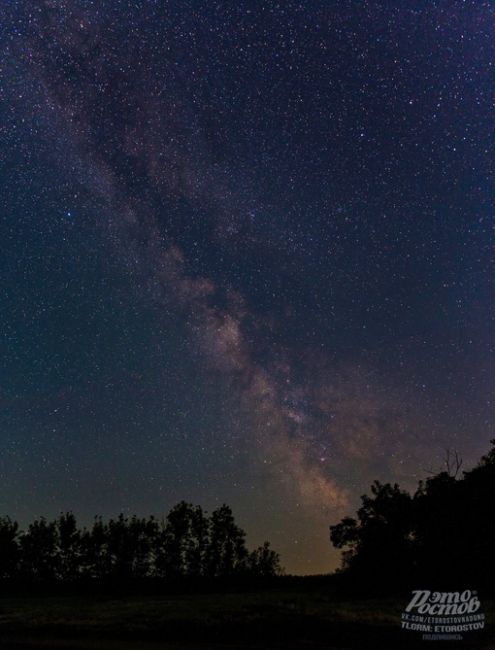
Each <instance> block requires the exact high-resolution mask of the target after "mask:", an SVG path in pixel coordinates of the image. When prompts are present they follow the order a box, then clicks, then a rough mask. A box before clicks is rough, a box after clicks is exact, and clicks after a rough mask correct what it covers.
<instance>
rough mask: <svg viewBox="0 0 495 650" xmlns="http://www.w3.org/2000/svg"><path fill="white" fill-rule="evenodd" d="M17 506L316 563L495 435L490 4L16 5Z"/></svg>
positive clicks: (5, 84)
mask: <svg viewBox="0 0 495 650" xmlns="http://www.w3.org/2000/svg"><path fill="white" fill-rule="evenodd" d="M2 11H3V17H2V19H1V25H0V30H1V31H0V46H1V49H2V56H1V87H0V93H1V99H2V102H1V106H0V129H1V131H0V136H1V143H2V146H1V158H0V219H1V221H0V242H1V251H2V254H1V270H2V292H1V303H0V307H1V309H0V323H1V326H0V335H1V338H0V346H1V348H0V359H1V368H0V382H1V383H0V404H1V416H0V417H1V436H2V453H1V456H0V478H1V486H2V489H1V496H0V511H1V512H4V513H8V514H10V515H11V516H14V517H16V518H18V519H19V520H20V521H21V522H22V523H25V522H27V521H29V520H30V519H32V518H33V517H35V516H39V515H46V516H55V515H56V514H58V512H59V511H61V510H66V509H71V510H73V511H74V513H75V514H76V515H77V517H78V518H79V519H80V520H81V522H83V523H88V522H89V521H90V520H91V518H92V517H93V515H95V514H97V513H98V514H102V515H104V516H107V515H115V514H117V513H118V512H120V511H123V512H124V513H136V514H140V515H147V514H151V513H153V514H156V515H161V514H163V513H164V512H166V511H167V510H168V509H169V508H170V507H171V506H172V505H173V504H174V503H176V502H177V501H179V500H181V499H186V500H188V501H192V502H195V503H200V504H202V505H203V506H204V507H205V508H206V509H208V510H211V509H212V508H214V507H216V506H217V505H219V504H221V503H223V502H227V503H229V504H230V505H231V506H232V507H233V509H234V513H235V514H236V515H237V518H238V520H239V523H240V524H241V525H242V526H243V527H244V528H246V529H247V531H248V539H249V541H250V542H251V543H253V544H254V543H257V542H261V541H263V540H264V539H265V538H268V539H270V540H271V541H272V543H273V545H274V546H275V548H277V549H278V550H279V551H280V552H281V554H282V562H283V564H284V565H285V567H286V569H287V570H288V571H294V572H299V573H315V572H321V571H326V570H329V569H331V568H334V567H335V566H336V565H337V563H338V556H337V555H336V553H335V552H334V551H332V549H331V548H330V544H329V540H328V525H329V524H330V523H335V522H336V521H337V520H338V519H340V518H341V517H342V516H343V515H344V514H350V513H351V512H352V510H353V509H354V508H355V506H356V505H357V503H358V498H359V495H360V494H362V493H363V492H365V491H366V490H367V487H368V485H369V483H370V482H371V481H372V480H373V479H375V478H378V479H381V480H390V481H399V482H400V483H401V484H402V485H404V486H405V487H413V486H414V485H415V483H416V482H417V481H418V480H419V479H420V478H424V477H425V476H426V475H427V470H428V469H431V468H433V469H437V468H439V467H440V466H441V464H442V458H443V454H444V450H445V449H446V448H455V449H457V450H458V451H459V453H460V454H461V456H463V458H464V462H465V465H466V466H467V465H469V464H470V463H473V462H474V461H475V460H476V459H477V458H478V457H479V455H480V454H481V453H482V452H484V451H485V450H486V448H487V445H488V441H489V439H490V438H492V437H494V412H493V407H494V397H493V390H494V383H495V382H494V377H495V372H494V371H495V367H494V366H495V364H494V345H495V330H494V317H495V310H494V305H495V303H494V288H495V287H494V285H495V275H494V243H495V221H494V213H493V210H494V206H493V200H494V187H495V184H494V155H493V154H494V148H493V144H494V128H495V126H494V125H495V78H494V75H495V38H494V30H495V7H494V5H493V3H491V2H481V1H476V2H470V1H467V2H458V1H454V2H452V1H449V2H440V1H435V0H430V1H428V2H420V1H414V2H407V3H406V2H397V3H387V2H366V1H365V2H359V3H358V2H347V1H339V2H311V1H310V2H304V3H299V2H291V1H289V2H282V3H276V2H274V3H271V2H245V3H244V2H240V3H231V2H153V1H142V2H126V1H123V0H103V1H98V2H96V1H95V2H93V1H91V0H60V1H59V2H55V1H52V0H44V1H41V2H39V1H36V2H30V1H29V0H12V1H9V2H6V3H5V6H4V8H3V9H2Z"/></svg>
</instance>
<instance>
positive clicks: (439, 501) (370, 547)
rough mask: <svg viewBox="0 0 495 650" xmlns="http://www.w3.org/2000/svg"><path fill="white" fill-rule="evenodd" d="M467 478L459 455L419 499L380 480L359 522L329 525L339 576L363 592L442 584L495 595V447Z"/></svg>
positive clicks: (421, 488) (365, 499)
mask: <svg viewBox="0 0 495 650" xmlns="http://www.w3.org/2000/svg"><path fill="white" fill-rule="evenodd" d="M491 444H492V448H491V450H490V451H489V453H488V454H486V455H485V456H483V457H482V458H481V460H480V461H479V463H478V464H477V465H476V466H475V467H473V468H472V469H471V470H469V471H464V472H462V473H461V472H460V468H461V464H462V461H460V460H459V457H458V455H457V454H451V453H448V454H447V458H446V468H445V469H444V470H442V471H439V472H437V473H433V474H432V476H430V477H428V478H427V479H426V480H423V481H420V482H419V484H418V487H417V489H416V490H415V492H414V493H412V494H411V493H409V492H407V491H406V490H403V489H401V488H400V487H399V485H398V484H397V483H395V484H393V485H392V484H390V483H385V484H382V483H380V482H379V481H375V482H374V483H373V485H372V486H371V495H363V496H362V497H361V502H362V505H361V507H360V508H359V510H358V511H357V515H356V517H344V519H342V520H341V522H340V523H338V524H336V525H334V526H330V538H331V541H332V543H333V545H334V546H335V547H336V548H339V549H342V550H343V555H342V567H341V570H340V573H341V575H342V576H343V578H344V579H345V580H346V581H347V584H354V585H359V586H360V587H361V588H362V589H364V590H366V589H373V590H376V588H377V587H378V589H382V590H388V589H390V588H391V587H397V588H407V589H409V588H411V587H412V586H414V585H415V587H414V588H418V585H435V588H437V587H438V586H440V585H444V586H445V587H447V588H453V589H456V590H459V589H461V588H462V589H465V588H470V589H473V588H475V589H477V588H483V589H485V590H486V591H491V592H493V591H494V585H495V508H494V497H495V440H492V441H491Z"/></svg>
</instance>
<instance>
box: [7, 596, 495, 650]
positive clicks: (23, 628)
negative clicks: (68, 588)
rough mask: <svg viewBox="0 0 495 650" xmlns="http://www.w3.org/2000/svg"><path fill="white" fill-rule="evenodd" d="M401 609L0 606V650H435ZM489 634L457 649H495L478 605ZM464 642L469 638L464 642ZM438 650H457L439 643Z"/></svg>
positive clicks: (327, 601)
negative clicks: (404, 623) (405, 623)
mask: <svg viewBox="0 0 495 650" xmlns="http://www.w3.org/2000/svg"><path fill="white" fill-rule="evenodd" d="M405 604H406V603H405V602H403V601H399V600H387V599H380V600H354V601H346V600H339V599H338V598H336V597H334V596H328V595H326V594H325V593H324V592H309V593H308V592H293V591H281V590H280V591H267V592H259V593H227V594H218V593H215V594H187V595H173V596H163V597H156V596H155V597H151V596H146V597H145V596H142V597H121V598H108V597H72V596H66V597H45V598H41V597H35V596H33V597H24V598H12V599H11V598H3V599H0V648H2V649H3V648H16V649H18V650H20V649H21V648H25V649H26V650H27V649H28V648H30V649H35V648H54V649H58V650H62V649H67V650H69V649H74V650H75V649H80V650H82V649H84V650H86V649H89V648H91V649H93V650H113V649H117V648H122V649H124V650H125V649H127V648H138V649H141V648H142V649H143V650H151V649H154V648H164V649H170V650H172V649H173V648H177V649H179V648H182V649H192V648H204V649H208V648H224V649H226V650H227V649H229V648H231V649H234V648H236V649H241V648H291V649H292V648H306V649H308V650H312V649H316V648H318V649H319V648H327V649H328V650H333V649H335V650H337V649H342V650H343V649H347V648H349V649H350V648H383V649H388V648H391V649H392V648H393V649H394V650H396V649H398V648H409V647H411V648H412V647H418V646H422V647H425V645H426V647H436V646H437V645H438V643H435V642H423V641H421V639H420V637H419V636H417V635H416V634H415V633H412V632H404V631H402V630H401V629H400V615H401V612H402V610H403V608H404V605H405ZM483 609H484V611H485V613H486V614H487V628H488V630H487V633H486V634H485V636H484V637H483V638H478V639H474V637H473V639H472V641H471V642H468V643H467V644H466V643H463V644H462V645H464V646H467V647H472V648H495V637H494V636H492V635H491V634H490V629H491V627H492V625H493V623H494V622H495V603H493V602H490V603H483ZM468 636H469V635H466V637H468ZM441 645H442V647H445V646H447V647H453V646H454V647H456V646H458V645H459V644H457V643H455V642H454V643H453V642H441Z"/></svg>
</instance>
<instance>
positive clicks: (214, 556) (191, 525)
mask: <svg viewBox="0 0 495 650" xmlns="http://www.w3.org/2000/svg"><path fill="white" fill-rule="evenodd" d="M245 537H246V534H245V532H244V531H243V530H242V529H241V528H239V527H238V526H237V524H236V523H235V520H234V517H233V515H232V511H231V509H230V508H229V507H228V506H226V505H223V506H221V507H220V508H218V509H217V510H215V511H213V512H212V513H211V515H210V516H207V515H206V513H205V512H204V511H203V510H202V508H201V507H200V506H193V505H191V504H189V503H186V502H184V501H182V502H181V503H178V504H177V505H176V506H175V507H174V508H172V510H171V511H170V512H169V514H168V515H167V517H166V519H164V520H162V521H158V520H157V519H155V518H154V517H149V518H148V519H140V518H138V517H135V516H134V517H131V518H127V517H124V516H123V515H122V514H121V515H120V516H119V517H118V518H116V519H110V520H109V521H108V522H104V521H103V520H102V519H101V517H96V518H95V520H94V522H93V525H92V527H90V528H82V529H80V528H78V526H77V522H76V518H75V517H74V515H73V514H72V513H70V512H68V513H64V514H61V515H60V517H59V518H58V519H56V520H55V521H47V520H46V519H44V518H40V519H37V520H36V521H34V522H33V523H31V524H30V525H29V526H28V528H27V530H25V531H20V530H19V526H18V524H17V522H15V521H12V520H11V519H10V518H9V517H2V518H0V579H3V580H11V581H16V580H19V581H21V582H33V581H35V582H42V583H53V582H61V583H77V582H80V581H84V580H86V581H96V582H98V581H103V582H110V583H111V582H112V581H114V582H123V581H124V582H125V581H128V580H144V579H147V578H158V579H165V580H166V579H170V580H173V581H180V580H181V579H184V578H198V579H202V578H205V579H216V578H229V577H236V576H259V577H270V576H274V575H277V574H279V573H280V572H281V567H280V558H279V556H278V554H277V553H276V552H275V551H273V550H272V549H271V548H270V544H269V543H268V542H265V543H264V545H263V546H261V547H259V548H257V549H256V550H254V551H251V552H249V551H248V549H247V548H246V543H245Z"/></svg>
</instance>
